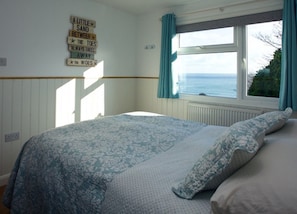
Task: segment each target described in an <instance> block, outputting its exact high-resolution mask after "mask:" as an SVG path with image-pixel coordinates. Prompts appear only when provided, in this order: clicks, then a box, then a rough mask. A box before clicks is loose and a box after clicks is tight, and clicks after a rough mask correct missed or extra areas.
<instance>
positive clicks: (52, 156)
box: [3, 115, 206, 214]
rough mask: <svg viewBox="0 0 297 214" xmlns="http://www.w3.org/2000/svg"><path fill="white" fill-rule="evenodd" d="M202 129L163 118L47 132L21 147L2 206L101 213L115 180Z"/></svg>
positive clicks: (123, 118) (125, 118) (120, 118)
mask: <svg viewBox="0 0 297 214" xmlns="http://www.w3.org/2000/svg"><path fill="white" fill-rule="evenodd" d="M205 126H206V125H205V124H201V123H195V122H190V121H185V120H179V119H175V118H171V117H166V116H135V115H134V116H133V115H117V116H110V117H104V118H101V119H96V120H90V121H85V122H80V123H76V124H71V125H68V126H64V127H60V128H55V129H52V130H49V131H47V132H44V133H42V134H40V135H37V136H34V137H32V138H31V139H30V140H29V141H28V142H26V143H25V144H24V147H23V149H22V151H21V152H20V154H19V156H18V159H17V161H16V163H15V166H14V169H13V171H12V172H11V177H10V180H9V183H8V186H7V188H6V192H5V194H4V199H3V202H4V204H5V205H6V206H7V207H10V208H11V212H12V213H31V214H33V213H38V214H39V213H55V214H56V213H64V214H65V213H72V214H75V213H100V212H101V203H102V201H103V200H104V197H105V196H104V195H105V191H106V188H107V186H106V185H107V184H108V183H109V182H111V181H112V180H113V177H114V175H116V174H119V173H122V172H124V171H125V170H127V169H129V168H131V167H133V166H135V165H137V164H139V163H141V162H143V161H146V160H148V159H150V158H153V157H155V156H157V155H158V154H161V153H163V152H165V151H167V150H169V149H171V148H172V147H174V145H175V144H179V143H181V142H182V141H183V139H184V138H185V137H187V136H190V135H192V134H193V133H197V132H199V130H201V129H203V127H205Z"/></svg>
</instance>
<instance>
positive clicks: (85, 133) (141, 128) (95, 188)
mask: <svg viewBox="0 0 297 214" xmlns="http://www.w3.org/2000/svg"><path fill="white" fill-rule="evenodd" d="M291 113H292V110H291V109H290V108H288V109H286V110H285V111H275V112H268V113H265V114H263V115H260V116H258V117H256V118H251V119H249V120H246V121H241V122H238V123H236V124H234V125H232V126H231V127H223V126H212V125H207V124H203V123H198V122H192V121H186V120H180V119H176V118H172V117H168V116H164V115H158V114H151V113H142V112H140V113H139V112H138V113H133V114H121V115H115V116H107V117H103V118H99V119H95V120H90V121H84V122H80V123H75V124H71V125H67V126H63V127H59V128H55V129H52V130H48V131H46V132H44V133H42V134H40V135H37V136H33V137H32V138H31V139H30V140H28V141H27V142H26V143H25V144H24V146H23V148H22V150H21V152H20V154H19V156H18V159H17V161H16V163H15V166H14V168H13V170H12V172H11V176H10V179H9V183H8V185H7V188H6V191H5V194H4V197H3V203H4V204H5V206H7V207H8V208H9V209H10V210H11V213H123V214H124V213H127V214H128V213H129V214H131V213H189V214H191V213H201V214H204V213H280V212H282V213H284V212H285V213H297V208H295V205H296V203H297V185H296V184H297V181H296V180H297V164H296V163H297V158H296V155H295V153H296V152H297V140H296V139H297V120H296V119H290V115H291Z"/></svg>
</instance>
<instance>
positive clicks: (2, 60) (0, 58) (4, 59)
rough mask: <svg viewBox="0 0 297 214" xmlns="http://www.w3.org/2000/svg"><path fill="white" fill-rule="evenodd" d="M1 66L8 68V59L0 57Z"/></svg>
mask: <svg viewBox="0 0 297 214" xmlns="http://www.w3.org/2000/svg"><path fill="white" fill-rule="evenodd" d="M0 66H7V58H3V57H0Z"/></svg>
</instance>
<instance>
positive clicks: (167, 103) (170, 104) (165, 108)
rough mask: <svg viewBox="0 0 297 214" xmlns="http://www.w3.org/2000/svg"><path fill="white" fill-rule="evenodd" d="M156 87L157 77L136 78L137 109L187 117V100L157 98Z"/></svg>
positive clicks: (181, 117) (182, 117)
mask: <svg viewBox="0 0 297 214" xmlns="http://www.w3.org/2000/svg"><path fill="white" fill-rule="evenodd" d="M157 89H158V79H145V78H144V79H138V80H137V90H136V91H137V99H136V101H137V104H136V108H137V110H139V111H149V112H155V113H159V114H165V115H168V116H173V117H176V118H180V119H187V104H188V101H186V100H182V99H160V98H157Z"/></svg>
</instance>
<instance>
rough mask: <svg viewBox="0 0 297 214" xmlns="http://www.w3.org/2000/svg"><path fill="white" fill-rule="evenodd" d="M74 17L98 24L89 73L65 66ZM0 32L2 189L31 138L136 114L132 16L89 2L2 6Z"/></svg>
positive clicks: (30, 1) (8, 0) (11, 0)
mask: <svg viewBox="0 0 297 214" xmlns="http://www.w3.org/2000/svg"><path fill="white" fill-rule="evenodd" d="M71 15H74V16H80V17H83V18H86V19H92V20H95V21H96V28H95V33H96V35H97V40H98V43H99V46H98V49H97V53H96V55H95V58H96V59H97V60H98V62H99V64H98V66H96V67H94V68H85V67H71V66H66V65H65V60H66V58H68V57H69V52H68V50H67V43H66V38H67V34H68V32H69V30H70V29H71V28H72V25H71V23H70V16H71ZM0 26H1V31H0V57H2V58H7V66H3V67H2V66H0V186H1V185H2V184H4V183H5V182H6V181H7V178H8V176H9V172H10V170H11V169H12V166H13V163H14V161H15V159H16V156H17V154H18V153H19V151H20V149H21V147H22V145H23V143H24V142H25V141H27V140H28V139H29V138H30V137H31V136H32V135H35V134H38V133H40V132H42V131H44V130H46V129H49V128H54V127H56V126H61V125H64V124H68V123H73V122H79V121H82V120H87V119H93V118H95V117H97V116H100V115H111V114H118V113H122V112H127V111H133V110H135V102H136V101H135V99H136V97H135V89H136V79H135V78H133V77H135V76H136V43H135V41H136V38H137V35H136V17H135V16H133V15H131V14H128V13H125V12H121V11H118V10H116V9H113V8H111V7H107V6H104V5H102V4H99V3H96V2H94V1H91V0H26V1H19V0H2V1H1V6H0ZM103 75H104V76H105V78H103V79H102V78H101V77H102V76H103ZM119 77H123V78H119ZM129 77H130V78H129ZM13 132H19V133H20V139H19V140H16V141H13V142H4V135H5V134H9V133H13Z"/></svg>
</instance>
